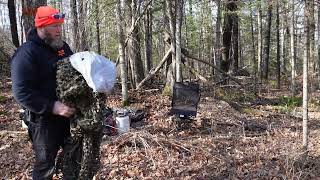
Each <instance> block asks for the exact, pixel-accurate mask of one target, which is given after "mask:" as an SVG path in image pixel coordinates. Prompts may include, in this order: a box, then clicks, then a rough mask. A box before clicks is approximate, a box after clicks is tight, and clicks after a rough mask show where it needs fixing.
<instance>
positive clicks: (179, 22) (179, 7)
mask: <svg viewBox="0 0 320 180" xmlns="http://www.w3.org/2000/svg"><path fill="white" fill-rule="evenodd" d="M182 10H183V0H176V7H175V11H176V23H175V25H176V59H175V62H176V82H182V80H183V78H182V67H181V64H182V63H181V26H182Z"/></svg>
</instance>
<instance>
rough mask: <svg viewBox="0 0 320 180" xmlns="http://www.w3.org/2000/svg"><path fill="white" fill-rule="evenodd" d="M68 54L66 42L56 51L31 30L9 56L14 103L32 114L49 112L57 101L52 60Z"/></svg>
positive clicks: (54, 64)
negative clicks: (25, 39) (16, 102)
mask: <svg viewBox="0 0 320 180" xmlns="http://www.w3.org/2000/svg"><path fill="white" fill-rule="evenodd" d="M70 55H72V51H71V49H70V47H69V46H68V44H67V43H64V46H63V48H62V49H61V50H58V51H56V50H54V49H53V48H51V47H50V46H49V45H47V44H46V43H45V42H44V41H43V40H42V39H40V37H39V36H38V35H37V32H36V29H34V30H32V31H31V32H30V33H29V36H28V40H27V42H25V43H24V44H23V45H21V46H20V47H19V48H18V49H17V51H16V52H15V54H14V55H13V57H12V59H11V80H12V91H13V95H14V98H15V99H16V100H17V101H18V103H19V104H20V105H22V106H23V107H24V108H26V109H28V110H30V111H31V112H33V113H35V114H39V115H43V114H52V110H53V105H54V102H55V101H56V100H57V96H56V87H57V84H56V69H57V68H56V62H57V61H58V60H61V59H63V58H64V57H68V56H70Z"/></svg>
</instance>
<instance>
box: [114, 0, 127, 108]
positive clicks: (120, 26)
mask: <svg viewBox="0 0 320 180" xmlns="http://www.w3.org/2000/svg"><path fill="white" fill-rule="evenodd" d="M116 14H117V19H118V33H119V34H118V36H119V59H120V71H121V75H120V76H121V86H122V91H121V92H122V104H123V105H127V104H128V85H127V82H128V80H127V74H128V72H127V62H126V59H125V48H124V33H123V24H122V23H123V22H124V21H123V14H122V10H121V0H117V13H116Z"/></svg>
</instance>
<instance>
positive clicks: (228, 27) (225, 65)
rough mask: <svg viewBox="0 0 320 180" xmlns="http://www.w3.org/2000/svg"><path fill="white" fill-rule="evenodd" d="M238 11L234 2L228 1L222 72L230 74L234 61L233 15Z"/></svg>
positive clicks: (224, 28)
mask: <svg viewBox="0 0 320 180" xmlns="http://www.w3.org/2000/svg"><path fill="white" fill-rule="evenodd" d="M235 9H236V4H235V3H234V2H233V1H232V0H228V1H227V2H226V4H225V11H226V13H225V16H224V22H223V35H222V38H223V40H222V43H223V53H222V61H221V70H223V71H224V72H228V71H229V68H230V64H231V63H232V59H231V57H230V47H231V37H232V24H233V22H232V20H233V18H232V15H231V14H232V13H233V11H234V10H235Z"/></svg>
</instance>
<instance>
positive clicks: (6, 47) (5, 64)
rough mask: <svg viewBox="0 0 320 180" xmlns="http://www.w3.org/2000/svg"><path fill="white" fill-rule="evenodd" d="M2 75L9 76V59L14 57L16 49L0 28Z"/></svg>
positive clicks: (0, 71)
mask: <svg viewBox="0 0 320 180" xmlns="http://www.w3.org/2000/svg"><path fill="white" fill-rule="evenodd" d="M0 34H1V36H0V75H9V74H10V68H9V59H10V58H11V57H12V55H13V53H14V51H15V49H16V47H15V46H14V44H13V43H12V42H11V41H10V39H9V38H8V37H7V36H6V35H5V33H4V32H3V30H1V28H0Z"/></svg>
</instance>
